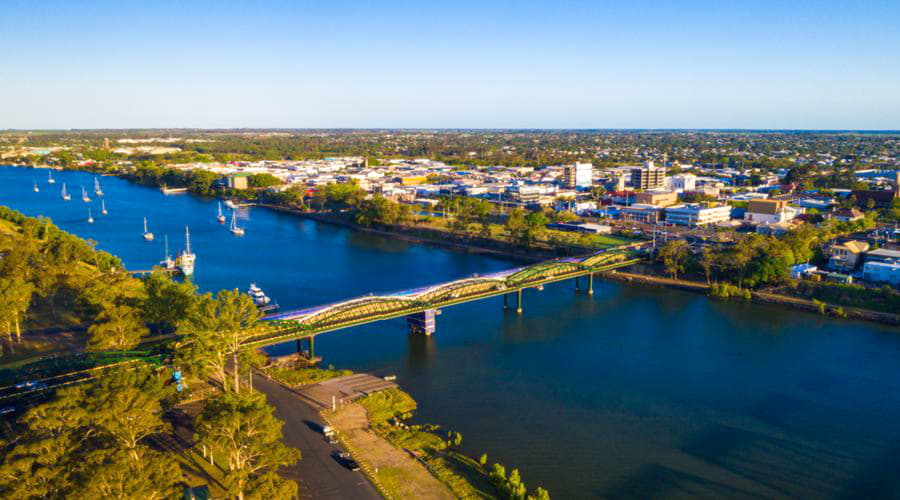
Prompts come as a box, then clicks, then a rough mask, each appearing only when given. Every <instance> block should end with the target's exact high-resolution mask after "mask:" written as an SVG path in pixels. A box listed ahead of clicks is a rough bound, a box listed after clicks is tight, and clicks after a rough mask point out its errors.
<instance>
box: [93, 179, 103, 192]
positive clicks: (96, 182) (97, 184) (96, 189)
mask: <svg viewBox="0 0 900 500" xmlns="http://www.w3.org/2000/svg"><path fill="white" fill-rule="evenodd" d="M94 193H95V194H96V195H97V196H103V190H102V189H100V180H99V179H97V178H96V177H94Z"/></svg>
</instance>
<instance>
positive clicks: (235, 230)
mask: <svg viewBox="0 0 900 500" xmlns="http://www.w3.org/2000/svg"><path fill="white" fill-rule="evenodd" d="M231 234H233V235H235V236H243V235H244V228H242V227H238V225H237V218H236V217H235V215H234V210H232V211H231Z"/></svg>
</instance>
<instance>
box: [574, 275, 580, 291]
mask: <svg viewBox="0 0 900 500" xmlns="http://www.w3.org/2000/svg"><path fill="white" fill-rule="evenodd" d="M578 278H580V276H575V293H578V292H580V291H581V289H580V288H578Z"/></svg>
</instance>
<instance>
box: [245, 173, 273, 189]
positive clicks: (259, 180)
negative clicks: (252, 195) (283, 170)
mask: <svg viewBox="0 0 900 500" xmlns="http://www.w3.org/2000/svg"><path fill="white" fill-rule="evenodd" d="M280 184H281V179H279V178H278V177H275V176H274V175H272V174H252V175H248V176H247V185H248V186H250V187H254V188H267V187H272V186H278V185H280Z"/></svg>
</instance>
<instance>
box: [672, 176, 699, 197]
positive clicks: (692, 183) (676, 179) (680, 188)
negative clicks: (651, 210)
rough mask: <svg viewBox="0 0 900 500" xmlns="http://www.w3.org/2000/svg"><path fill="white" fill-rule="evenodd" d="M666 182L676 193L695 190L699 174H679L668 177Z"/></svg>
mask: <svg viewBox="0 0 900 500" xmlns="http://www.w3.org/2000/svg"><path fill="white" fill-rule="evenodd" d="M666 181H667V182H666V184H668V187H669V189H670V190H672V191H675V192H676V193H683V192H685V191H693V190H695V189H697V176H696V175H694V174H679V175H673V176H672V177H668V178H666Z"/></svg>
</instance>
